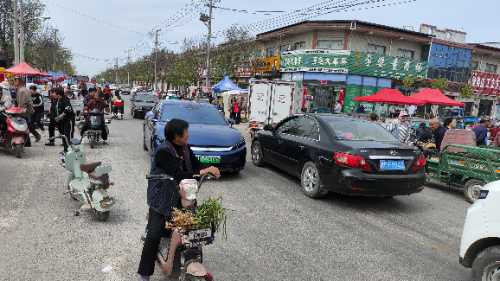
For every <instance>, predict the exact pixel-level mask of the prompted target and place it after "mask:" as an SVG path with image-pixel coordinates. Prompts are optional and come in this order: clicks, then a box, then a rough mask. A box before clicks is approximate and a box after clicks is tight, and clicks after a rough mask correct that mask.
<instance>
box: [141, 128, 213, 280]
mask: <svg viewBox="0 0 500 281" xmlns="http://www.w3.org/2000/svg"><path fill="white" fill-rule="evenodd" d="M188 127H189V124H188V123H187V122H186V121H184V120H179V119H172V120H171V121H170V122H168V124H167V126H165V137H166V141H165V144H164V145H162V146H161V147H160V148H159V149H158V150H157V152H156V154H155V156H154V158H153V162H152V164H151V174H167V175H169V176H171V177H172V178H173V181H170V182H166V183H164V184H160V183H156V184H154V183H152V182H150V183H149V186H148V195H147V197H148V205H149V217H148V226H147V230H148V232H147V234H146V239H145V241H144V247H143V250H142V256H141V261H140V264H139V269H138V271H137V272H138V274H139V280H141V281H148V280H149V277H150V276H151V275H152V274H153V272H154V267H155V261H156V260H157V253H158V247H159V244H160V240H161V238H162V237H169V236H170V235H171V233H170V232H168V231H167V230H166V229H165V223H166V222H167V221H168V220H169V219H170V214H171V211H172V209H173V208H180V207H181V202H180V195H179V192H178V190H177V185H178V184H179V183H180V182H181V181H182V180H183V179H192V178H193V175H195V174H200V175H205V174H213V175H214V176H217V177H218V176H220V172H219V169H217V168H216V167H208V168H206V169H200V163H199V162H198V159H197V158H196V157H195V156H194V154H193V151H192V150H191V148H190V147H189V146H188V138H189V135H188ZM159 194H161V196H160V195H159ZM169 256H170V254H169ZM167 264H168V265H167V267H168V268H167V269H166V270H165V269H164V271H165V273H167V274H170V273H171V270H172V267H173V259H169V260H168V261H167Z"/></svg>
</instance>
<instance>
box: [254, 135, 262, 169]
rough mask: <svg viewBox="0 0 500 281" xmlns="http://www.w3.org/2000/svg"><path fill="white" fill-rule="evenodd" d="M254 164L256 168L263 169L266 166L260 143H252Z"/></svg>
mask: <svg viewBox="0 0 500 281" xmlns="http://www.w3.org/2000/svg"><path fill="white" fill-rule="evenodd" d="M252 162H253V164H254V165H255V166H259V167H262V166H263V165H264V155H263V153H262V146H261V145H260V142H259V141H254V142H253V143H252Z"/></svg>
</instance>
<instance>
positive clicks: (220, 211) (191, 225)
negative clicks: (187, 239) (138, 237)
mask: <svg viewBox="0 0 500 281" xmlns="http://www.w3.org/2000/svg"><path fill="white" fill-rule="evenodd" d="M221 202H222V199H221V198H219V199H213V198H208V199H207V200H205V201H204V202H203V203H202V204H201V205H199V206H198V207H197V208H196V209H195V210H194V211H191V210H180V209H174V211H173V212H172V218H171V220H170V221H169V222H167V224H166V228H168V229H179V230H194V229H203V228H210V229H212V231H214V232H219V231H222V233H224V237H226V236H227V232H226V219H227V217H226V209H225V208H224V207H222V203H221Z"/></svg>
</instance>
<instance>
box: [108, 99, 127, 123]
mask: <svg viewBox="0 0 500 281" xmlns="http://www.w3.org/2000/svg"><path fill="white" fill-rule="evenodd" d="M124 107H125V103H124V102H123V100H116V101H114V102H113V103H112V105H111V108H112V111H113V117H112V118H113V119H120V120H123V112H124Z"/></svg>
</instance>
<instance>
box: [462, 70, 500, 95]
mask: <svg viewBox="0 0 500 281" xmlns="http://www.w3.org/2000/svg"><path fill="white" fill-rule="evenodd" d="M469 84H470V86H471V87H472V89H474V92H476V93H478V94H483V95H500V75H498V74H496V73H488V72H481V71H472V74H471V78H470V81H469Z"/></svg>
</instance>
